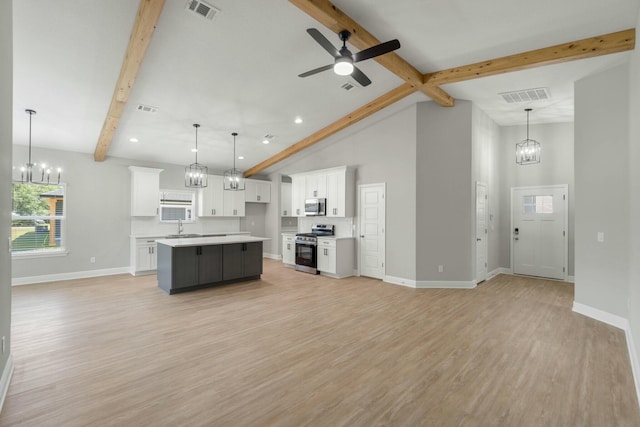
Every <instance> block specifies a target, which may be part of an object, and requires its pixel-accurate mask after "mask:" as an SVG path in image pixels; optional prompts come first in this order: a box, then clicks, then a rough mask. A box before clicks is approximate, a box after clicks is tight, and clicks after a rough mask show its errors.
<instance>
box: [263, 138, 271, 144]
mask: <svg viewBox="0 0 640 427" xmlns="http://www.w3.org/2000/svg"><path fill="white" fill-rule="evenodd" d="M269 142H270V141H269V140H268V139H263V140H262V143H263V144H268V143H269Z"/></svg>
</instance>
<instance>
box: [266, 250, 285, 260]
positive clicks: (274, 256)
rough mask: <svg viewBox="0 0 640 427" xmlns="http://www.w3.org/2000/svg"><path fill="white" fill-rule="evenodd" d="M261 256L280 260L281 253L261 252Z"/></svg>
mask: <svg viewBox="0 0 640 427" xmlns="http://www.w3.org/2000/svg"><path fill="white" fill-rule="evenodd" d="M262 256H263V257H264V258H270V259H275V260H281V259H282V255H279V254H268V253H266V252H265V253H263V254H262Z"/></svg>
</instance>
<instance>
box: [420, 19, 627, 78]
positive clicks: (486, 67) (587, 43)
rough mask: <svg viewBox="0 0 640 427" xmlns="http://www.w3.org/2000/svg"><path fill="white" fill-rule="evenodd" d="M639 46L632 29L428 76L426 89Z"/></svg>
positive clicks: (425, 76) (426, 76)
mask: <svg viewBox="0 0 640 427" xmlns="http://www.w3.org/2000/svg"><path fill="white" fill-rule="evenodd" d="M635 43H636V30H635V29H633V28H631V29H628V30H624V31H618V32H615V33H610V34H604V35H601V36H596V37H589V38H586V39H582V40H576V41H572V42H569V43H563V44H559V45H556V46H551V47H545V48H542V49H536V50H531V51H528V52H523V53H518V54H516V55H510V56H504V57H502V58H496V59H490V60H488V61H482V62H477V63H475V64H470V65H465V66H462V67H456V68H449V69H448V70H442V71H438V72H436V73H428V74H425V75H424V81H425V85H426V86H434V87H438V86H439V85H443V84H449V83H457V82H462V81H466V80H472V79H478V78H481V77H488V76H494V75H496V74H504V73H509V72H512V71H521V70H527V69H529V68H535V67H540V66H543V65H551V64H560V63H563V62H568V61H575V60H577V59H585V58H593V57H596V56H601V55H609V54H612V53H619V52H625V51H629V50H633V49H634V47H635Z"/></svg>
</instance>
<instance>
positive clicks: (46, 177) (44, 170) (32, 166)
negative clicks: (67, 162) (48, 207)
mask: <svg viewBox="0 0 640 427" xmlns="http://www.w3.org/2000/svg"><path fill="white" fill-rule="evenodd" d="M24 111H25V113H27V114H28V115H29V160H28V161H27V163H25V164H24V165H23V166H22V167H20V182H22V183H30V184H47V185H49V184H51V168H50V167H47V165H46V164H45V163H41V164H38V163H34V162H33V161H32V160H31V119H32V117H33V116H34V115H35V114H36V111H35V110H32V109H26V110H24ZM38 168H39V171H38V170H37V169H38ZM34 172H36V177H37V176H38V175H40V181H38V180H37V179H36V180H35V181H34V178H33V175H34ZM56 172H57V173H58V177H57V181H56V182H55V184H60V175H61V174H62V169H61V168H56Z"/></svg>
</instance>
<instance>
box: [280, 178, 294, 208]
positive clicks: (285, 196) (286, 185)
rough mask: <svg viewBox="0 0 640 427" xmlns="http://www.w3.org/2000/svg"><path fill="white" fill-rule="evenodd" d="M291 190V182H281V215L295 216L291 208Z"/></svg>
mask: <svg viewBox="0 0 640 427" xmlns="http://www.w3.org/2000/svg"><path fill="white" fill-rule="evenodd" d="M291 191H292V184H291V183H290V182H282V183H280V215H281V216H295V215H294V212H293V211H292V210H291V208H292V204H291Z"/></svg>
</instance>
